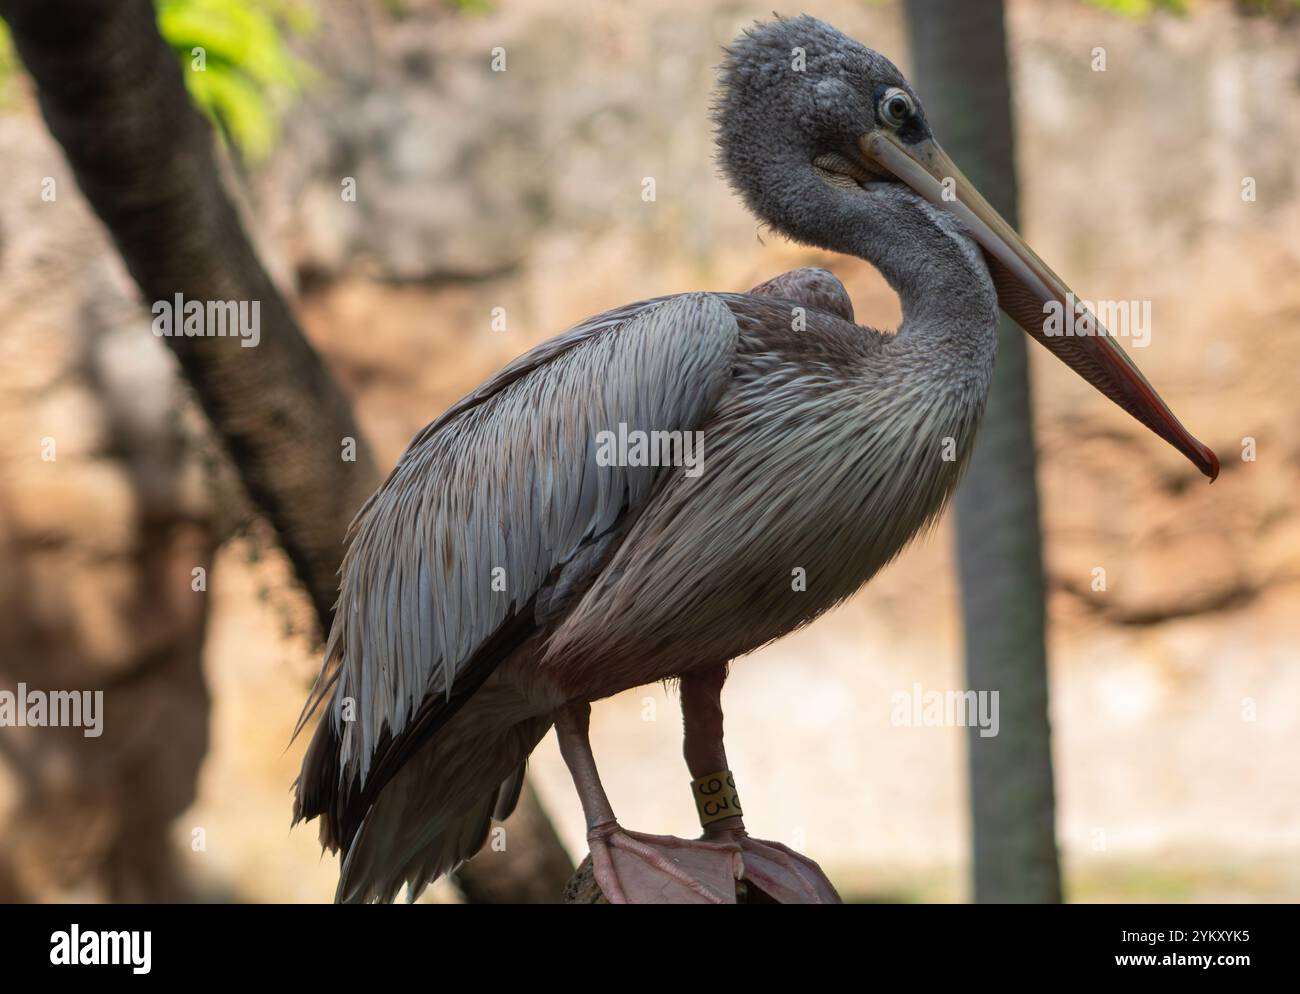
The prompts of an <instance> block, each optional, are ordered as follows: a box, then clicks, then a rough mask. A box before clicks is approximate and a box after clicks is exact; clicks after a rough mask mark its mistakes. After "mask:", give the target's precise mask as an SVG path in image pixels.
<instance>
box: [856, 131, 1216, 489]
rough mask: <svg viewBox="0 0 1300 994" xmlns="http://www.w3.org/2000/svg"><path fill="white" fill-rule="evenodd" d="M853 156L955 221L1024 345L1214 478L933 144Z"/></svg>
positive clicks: (1136, 376)
mask: <svg viewBox="0 0 1300 994" xmlns="http://www.w3.org/2000/svg"><path fill="white" fill-rule="evenodd" d="M858 148H859V150H860V151H861V152H862V154H863V156H865V157H866V158H867V160H868V162H869V164H870V165H872V166H874V167H877V168H884V169H885V170H887V171H888V172H889V173H890V174H892V175H893V176H895V177H897V178H898V179H899V180H901V181H902V182H904V183H906V184H907V185H908V186H910V187H911V188H912V189H913V190H915V191H916V192H917V193H918V194H920V195H921V196H922V197H924V198H925V199H926V200H928V201H930V203H932V204H934V205H935V206H936V207H938V208H940V209H941V210H944V211H947V212H948V213H950V214H952V215H954V216H955V217H956V218H957V219H958V220H959V221H961V223H962V224H963V225H964V226H965V228H966V230H967V231H969V232H970V234H971V236H972V237H973V238H974V239H975V241H976V242H978V243H979V245H980V247H981V248H983V250H984V256H985V259H986V260H987V262H988V265H989V271H990V273H992V275H993V284H994V286H995V287H996V288H997V293H998V304H999V305H1000V306H1001V308H1002V310H1004V311H1005V312H1006V313H1007V314H1008V315H1009V316H1010V317H1011V318H1012V320H1014V321H1015V322H1016V324H1018V325H1020V327H1022V328H1023V329H1024V330H1025V331H1026V332H1028V333H1029V335H1030V337H1032V338H1034V339H1036V340H1037V341H1038V342H1040V343H1041V344H1043V345H1044V346H1046V347H1047V349H1048V350H1049V351H1051V352H1052V353H1053V354H1054V355H1055V356H1056V357H1057V358H1058V359H1060V360H1061V361H1063V362H1064V363H1065V364H1066V365H1067V366H1069V367H1070V368H1071V369H1073V370H1074V371H1075V372H1076V373H1078V374H1079V375H1080V376H1082V377H1083V378H1084V379H1085V380H1087V381H1088V382H1089V383H1091V384H1092V385H1093V386H1094V387H1096V388H1097V389H1098V390H1100V391H1101V392H1102V393H1104V394H1105V395H1106V396H1107V397H1109V398H1110V399H1111V400H1113V401H1114V402H1115V403H1116V404H1118V405H1119V406H1120V407H1122V408H1124V410H1126V411H1128V413H1129V414H1131V415H1133V417H1135V418H1137V419H1138V420H1139V421H1141V422H1142V423H1143V424H1144V425H1146V426H1147V427H1148V428H1150V429H1151V430H1152V431H1153V432H1155V433H1156V434H1157V435H1159V436H1160V437H1161V438H1163V439H1164V440H1165V441H1167V442H1168V443H1169V444H1170V445H1172V446H1173V447H1174V448H1175V449H1177V450H1178V451H1179V452H1181V453H1182V454H1183V455H1185V456H1187V458H1188V459H1190V460H1191V461H1192V462H1193V463H1195V465H1196V468H1197V469H1199V470H1200V471H1201V472H1202V473H1204V474H1205V475H1206V476H1208V477H1209V478H1210V479H1211V480H1213V479H1214V478H1215V477H1216V476H1218V475H1219V459H1218V457H1217V456H1216V455H1215V454H1214V453H1213V452H1212V451H1211V450H1210V448H1209V447H1208V446H1206V445H1204V444H1203V443H1201V442H1199V441H1197V440H1196V438H1194V437H1193V436H1192V434H1191V433H1190V432H1189V431H1188V430H1187V429H1186V428H1184V427H1183V426H1182V424H1181V423H1180V422H1179V420H1178V419H1177V418H1176V417H1174V412H1173V411H1171V410H1170V409H1169V405H1167V404H1166V403H1165V402H1164V401H1163V400H1161V399H1160V395H1159V394H1158V393H1156V391H1155V388H1154V387H1153V386H1151V384H1150V383H1148V382H1147V379H1146V377H1145V376H1143V375H1142V373H1141V371H1140V370H1139V369H1138V368H1137V366H1136V365H1134V363H1133V360H1131V359H1130V358H1129V357H1128V355H1127V354H1126V353H1125V352H1124V350H1123V349H1122V348H1120V347H1119V345H1118V344H1117V343H1116V342H1115V339H1114V338H1112V337H1111V336H1110V335H1109V334H1108V333H1107V332H1106V329H1105V328H1103V327H1102V325H1101V323H1100V322H1099V321H1098V320H1097V319H1096V317H1095V316H1094V315H1092V314H1090V313H1085V312H1082V311H1081V310H1078V309H1075V308H1074V307H1073V306H1072V305H1073V301H1074V299H1075V298H1074V296H1073V295H1072V294H1071V293H1070V289H1069V287H1067V286H1066V285H1065V283H1064V282H1062V281H1061V278H1060V277H1059V276H1057V275H1056V274H1055V273H1054V272H1052V270H1051V269H1050V268H1049V267H1048V265H1047V263H1045V262H1043V260H1042V259H1040V258H1038V256H1037V255H1035V254H1034V251H1033V249H1031V248H1030V247H1029V246H1028V245H1026V244H1025V241H1024V239H1023V238H1021V237H1020V236H1019V235H1018V234H1016V232H1015V230H1014V229H1013V228H1012V227H1011V225H1009V224H1007V222H1006V221H1004V220H1003V219H1002V217H1001V216H1000V215H999V214H998V212H997V211H995V210H994V209H993V208H992V207H991V206H990V205H989V203H988V201H987V200H985V199H984V198H983V197H982V196H980V194H979V191H978V190H976V189H975V187H974V186H972V185H971V183H970V181H969V180H968V179H966V177H965V176H963V175H962V173H961V170H959V169H958V168H957V166H956V164H955V163H954V162H953V161H952V159H950V158H948V155H947V153H945V152H944V150H943V149H942V148H940V147H939V144H938V143H937V142H935V141H934V140H933V139H926V140H925V141H922V142H918V143H917V144H916V145H914V146H905V145H903V144H902V143H900V142H899V141H898V140H897V139H896V138H895V137H894V136H893V135H892V134H889V133H888V132H884V131H872V132H870V133H868V134H866V135H863V136H862V138H860V139H859V140H858ZM1049 305H1055V307H1056V308H1057V316H1058V317H1061V318H1065V317H1066V316H1072V317H1073V323H1074V334H1063V333H1062V331H1063V321H1057V322H1055V323H1052V322H1050V321H1049ZM1072 310H1073V311H1074V314H1073V315H1071V311H1072ZM1049 324H1052V325H1053V326H1052V327H1051V328H1050V331H1051V332H1052V333H1049V328H1048V327H1047V326H1048V325H1049Z"/></svg>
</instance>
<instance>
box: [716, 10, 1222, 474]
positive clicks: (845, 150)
mask: <svg viewBox="0 0 1300 994" xmlns="http://www.w3.org/2000/svg"><path fill="white" fill-rule="evenodd" d="M721 83H722V86H721V90H720V95H719V97H718V101H717V105H716V107H715V119H716V123H717V130H718V147H719V152H720V160H721V164H722V167H723V169H724V170H725V172H726V173H727V175H728V177H729V178H730V180H731V183H732V185H733V186H734V187H735V188H736V190H737V192H739V193H740V195H741V196H742V197H743V198H744V199H745V201H746V203H747V204H748V205H749V207H750V209H751V210H753V211H754V213H755V214H757V215H758V216H759V217H760V218H762V219H763V220H764V221H766V222H768V223H769V224H771V225H772V226H773V227H774V228H777V229H778V230H780V231H782V232H784V233H785V234H787V235H789V236H790V237H792V238H794V239H796V240H798V241H802V242H806V243H809V244H813V245H818V246H820V247H823V248H829V249H831V250H833V251H837V252H848V253H850V254H854V255H859V256H862V257H864V258H867V259H869V260H870V261H872V262H873V263H876V264H877V266H878V267H879V268H880V269H881V272H882V273H884V275H885V277H886V278H887V279H888V280H889V281H890V283H891V284H893V285H894V286H895V288H896V289H900V288H901V287H905V286H906V284H907V282H908V273H909V271H915V269H916V268H917V267H919V266H923V265H925V264H926V259H925V258H924V249H923V247H922V246H923V244H924V243H923V240H922V239H921V238H919V237H918V235H919V234H920V233H921V232H922V231H923V229H930V230H933V229H934V228H935V227H936V226H939V227H945V228H948V227H951V226H952V225H953V224H954V223H955V225H956V226H958V227H959V228H960V230H961V231H962V233H964V234H965V235H966V236H968V237H969V238H970V239H973V240H974V242H975V244H977V245H978V246H979V249H980V253H981V254H982V256H983V260H984V262H985V264H986V265H987V267H988V274H989V276H990V277H991V280H992V285H993V287H994V288H995V289H996V293H997V302H998V305H999V306H1000V307H1001V308H1002V310H1003V311H1005V312H1006V313H1007V314H1008V315H1009V316H1010V317H1011V318H1012V319H1013V320H1014V321H1015V322H1016V323H1017V324H1018V325H1020V327H1022V328H1023V329H1024V330H1025V331H1026V332H1027V333H1028V334H1029V335H1030V336H1031V337H1033V338H1034V339H1035V340H1037V341H1038V342H1040V343H1041V344H1042V345H1044V346H1046V347H1047V349H1048V350H1050V351H1051V352H1052V353H1053V354H1055V355H1056V356H1057V357H1058V358H1059V359H1061V360H1062V361H1063V362H1065V363H1066V364H1067V365H1068V366H1070V368H1072V369H1073V370H1074V371H1075V372H1076V373H1078V374H1079V375H1080V376H1082V377H1083V378H1084V379H1085V380H1087V381H1088V382H1089V383H1091V384H1092V385H1093V386H1094V387H1096V388H1097V389H1098V390H1100V391H1101V392H1102V393H1103V394H1105V395H1106V396H1107V397H1109V398H1110V399H1111V400H1113V401H1114V402H1115V403H1116V404H1118V405H1119V406H1120V407H1122V408H1124V410H1126V411H1128V412H1129V414H1131V415H1132V416H1133V417H1135V418H1137V419H1138V420H1139V421H1141V422H1142V423H1143V424H1144V425H1146V426H1147V427H1148V428H1150V429H1151V430H1152V431H1153V432H1155V433H1156V434H1157V435H1159V436H1160V437H1161V438H1163V439H1165V440H1166V441H1167V442H1169V443H1170V444H1171V445H1173V446H1174V448H1176V449H1178V451H1180V452H1182V453H1183V454H1184V455H1185V456H1187V458H1188V459H1190V460H1191V461H1192V462H1193V463H1194V464H1195V465H1196V467H1197V468H1198V469H1200V471H1201V472H1202V473H1204V474H1205V475H1206V476H1208V477H1209V478H1210V479H1214V478H1215V476H1217V475H1218V472H1219V462H1218V459H1217V457H1216V456H1215V454H1214V453H1213V452H1212V451H1211V450H1210V449H1209V448H1208V447H1207V446H1205V445H1204V444H1202V443H1201V442H1199V441H1197V439H1196V438H1194V437H1193V436H1192V435H1191V434H1190V433H1189V432H1188V431H1187V429H1185V428H1184V427H1183V426H1182V424H1180V423H1179V421H1178V419H1177V418H1176V417H1175V416H1174V414H1173V412H1172V411H1171V410H1170V409H1169V407H1168V405H1166V404H1165V402H1164V401H1163V400H1162V399H1161V398H1160V396H1159V394H1157V393H1156V391H1155V389H1154V388H1153V387H1152V386H1151V384H1150V383H1148V382H1147V380H1146V378H1145V377H1144V376H1143V375H1142V373H1141V372H1140V371H1139V370H1138V368H1137V366H1136V365H1135V364H1134V363H1133V361H1132V360H1131V359H1129V357H1128V355H1127V354H1126V353H1125V352H1124V350H1123V349H1122V348H1121V347H1120V346H1119V345H1118V344H1117V343H1116V342H1115V340H1114V338H1113V337H1111V336H1110V335H1109V334H1108V333H1107V332H1106V329H1105V328H1104V327H1102V326H1101V324H1100V322H1099V321H1097V320H1096V318H1095V316H1093V315H1091V314H1090V313H1087V312H1084V311H1082V310H1081V309H1080V305H1078V304H1077V303H1076V298H1075V296H1074V294H1073V293H1072V292H1071V291H1070V289H1069V288H1068V287H1067V286H1066V285H1065V283H1064V282H1063V281H1062V280H1061V278H1060V277H1059V276H1057V275H1056V274H1055V273H1054V272H1053V271H1052V270H1051V269H1050V268H1049V267H1048V266H1047V264H1046V263H1045V262H1043V260H1042V259H1040V258H1039V257H1038V256H1037V255H1036V254H1035V253H1034V251H1033V250H1032V249H1031V248H1030V247H1029V246H1028V245H1027V244H1026V243H1025V241H1024V239H1022V238H1021V237H1020V236H1019V235H1018V234H1017V233H1016V231H1015V230H1014V229H1013V228H1012V227H1011V226H1010V225H1009V224H1008V223H1007V222H1006V221H1005V220H1003V218H1002V217H1001V216H1000V215H999V214H998V213H997V211H995V210H994V209H993V208H992V207H991V206H990V205H989V203H988V202H987V201H986V200H985V199H984V198H983V197H982V196H981V195H980V194H979V192H978V191H977V190H976V189H975V188H974V186H973V185H972V184H971V183H970V181H969V180H967V179H966V177H965V176H964V175H963V174H962V172H961V170H960V169H958V168H957V166H956V164H955V163H954V162H953V161H952V159H950V158H949V157H948V155H947V154H946V153H945V152H944V151H943V149H942V147H940V145H939V143H938V141H937V140H936V139H935V136H934V135H933V134H932V133H931V130H930V126H929V124H928V123H927V121H926V116H925V110H924V108H923V107H922V105H921V101H920V99H919V97H918V96H917V94H916V92H915V91H914V90H913V89H912V87H911V85H910V84H909V83H908V82H907V80H906V79H904V78H903V75H902V73H900V72H899V71H898V69H897V67H896V66H894V64H893V63H892V62H890V61H889V60H888V59H887V58H885V57H884V56H883V55H880V54H879V53H878V52H874V51H872V50H871V49H869V48H867V47H866V46H864V45H862V44H860V43H859V42H856V41H854V40H853V39H852V38H849V37H847V36H846V35H844V34H842V33H841V32H839V31H837V30H836V29H835V28H833V27H831V26H830V25H829V24H826V23H824V22H822V21H819V20H817V19H816V18H813V17H809V16H802V17H797V18H788V19H787V18H779V19H777V20H774V21H771V22H769V23H766V24H760V25H757V26H756V27H754V28H753V29H752V30H750V31H747V32H745V33H744V34H742V35H741V36H740V37H739V38H738V39H736V41H735V42H734V43H733V44H732V46H731V47H730V48H729V49H728V52H727V59H726V61H725V63H724V65H723V67H722V80H721ZM905 312H906V302H905ZM1063 318H1065V319H1066V320H1065V321H1063V320H1062V319H1063ZM1067 322H1068V325H1069V327H1068V333H1066V327H1065V325H1066V323H1067Z"/></svg>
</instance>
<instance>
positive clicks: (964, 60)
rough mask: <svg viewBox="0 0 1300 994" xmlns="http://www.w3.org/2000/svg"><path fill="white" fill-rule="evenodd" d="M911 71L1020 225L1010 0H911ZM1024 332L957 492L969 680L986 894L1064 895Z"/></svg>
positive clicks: (1010, 328)
mask: <svg viewBox="0 0 1300 994" xmlns="http://www.w3.org/2000/svg"><path fill="white" fill-rule="evenodd" d="M907 16H908V24H909V27H910V31H911V40H912V46H911V47H912V62H913V80H914V82H915V84H916V87H917V91H918V93H919V94H920V97H921V100H922V103H923V104H924V106H925V110H926V113H927V115H928V116H929V119H930V124H931V126H932V127H933V129H934V132H935V134H936V135H937V136H938V138H939V140H940V141H941V142H942V143H943V145H944V147H945V148H946V149H947V151H948V152H949V153H950V154H951V155H952V157H953V159H955V160H956V162H957V164H958V165H959V166H961V168H962V170H963V171H964V172H965V173H966V174H967V176H969V177H970V179H971V181H972V182H973V183H974V184H975V186H976V188H977V189H979V190H980V191H981V192H982V193H983V194H984V195H985V196H986V197H987V198H988V200H989V202H990V203H991V204H992V205H993V206H994V207H995V208H996V209H997V210H998V211H999V212H1000V213H1001V214H1002V215H1003V216H1004V217H1005V218H1006V219H1007V220H1008V221H1009V222H1010V223H1011V224H1012V225H1013V226H1018V223H1019V222H1018V219H1017V217H1016V214H1017V211H1016V176H1015V155H1014V143H1013V133H1012V117H1011V115H1012V110H1011V88H1010V83H1009V72H1008V66H1007V55H1006V29H1005V25H1004V21H1003V9H1002V3H1001V2H1000V0H996V2H995V0H979V2H974V3H972V2H969V0H908V4H907ZM1036 463H1037V459H1036V452H1035V445H1034V430H1033V419H1032V404H1031V395H1030V385H1029V370H1028V356H1027V355H1026V349H1025V333H1024V332H1023V331H1021V330H1020V329H1019V328H1018V327H1016V326H1015V325H1014V324H1013V323H1012V322H1011V321H1010V320H1008V319H1007V318H1005V317H1004V318H1003V319H1002V324H1001V327H1000V329H999V338H998V361H997V367H996V370H995V373H994V377H993V387H992V390H991V391H990V393H989V401H988V408H987V411H986V413H985V415H984V426H983V428H982V430H981V432H980V436H979V440H978V442H977V443H976V447H975V455H974V458H973V459H972V461H971V467H970V471H969V473H968V475H967V477H966V480H965V482H964V483H963V484H962V486H961V489H960V490H959V491H958V493H957V499H956V511H957V545H958V556H959V560H960V573H961V589H962V615H963V621H964V629H965V639H966V678H967V683H968V685H969V686H970V688H971V689H974V690H996V691H998V694H999V709H1000V710H999V718H1000V730H999V733H998V735H996V736H993V737H989V738H981V737H980V736H979V734H978V732H979V730H978V729H976V728H972V729H971V730H970V735H969V744H970V797H971V823H972V833H973V837H974V842H973V850H974V851H973V865H974V896H975V900H977V901H983V902H1054V901H1059V900H1061V878H1060V869H1059V866H1058V862H1057V851H1056V834H1055V800H1054V788H1053V782H1052V756H1051V733H1050V728H1049V723H1048V700H1047V649H1046V620H1045V619H1046V608H1045V603H1044V601H1045V595H1044V583H1043V560H1042V549H1041V539H1040V532H1039V513H1038V486H1037V481H1036V478H1035V472H1036Z"/></svg>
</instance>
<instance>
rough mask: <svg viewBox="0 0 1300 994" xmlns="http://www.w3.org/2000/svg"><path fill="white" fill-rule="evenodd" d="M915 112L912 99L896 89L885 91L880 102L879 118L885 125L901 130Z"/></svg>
mask: <svg viewBox="0 0 1300 994" xmlns="http://www.w3.org/2000/svg"><path fill="white" fill-rule="evenodd" d="M915 110H916V107H915V105H914V104H913V103H912V98H911V97H909V96H908V95H907V94H906V93H904V92H903V91H902V90H900V89H899V88H898V87H893V88H892V89H889V90H886V91H885V95H884V96H883V97H882V98H881V100H880V116H881V118H882V119H883V120H884V122H885V123H886V124H889V125H892V126H893V127H895V128H901V127H902V126H903V125H904V124H906V123H907V120H908V118H910V117H911V116H912V113H913V112H914V111H915Z"/></svg>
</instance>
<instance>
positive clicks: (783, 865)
mask: <svg viewBox="0 0 1300 994" xmlns="http://www.w3.org/2000/svg"><path fill="white" fill-rule="evenodd" d="M726 679H727V667H726V666H725V665H724V666H716V667H711V668H709V669H705V670H697V671H695V672H692V673H686V674H684V675H683V676H682V678H681V683H682V725H683V732H684V734H683V737H682V753H683V754H684V755H685V757H686V765H687V767H688V768H689V769H690V771H691V776H692V777H694V778H695V779H696V780H699V779H701V778H704V777H710V776H711V775H712V774H715V773H721V772H724V771H726V770H727V753H726V750H725V749H724V748H723V744H722V685H723V683H725V682H726ZM722 810H727V809H726V808H723V809H722ZM701 817H702V818H703V817H705V816H704V814H703V812H702V813H701ZM703 838H704V839H706V840H708V841H711V842H731V843H735V844H736V845H739V846H740V850H741V854H742V857H743V859H744V870H743V877H744V879H745V880H747V881H749V882H750V883H751V884H753V886H755V887H757V888H758V889H759V890H760V891H762V892H763V893H764V894H766V895H767V896H768V897H770V898H771V899H772V900H774V901H776V902H778V903H779V904H839V903H840V896H839V894H837V893H836V892H835V888H834V887H833V886H831V882H830V881H829V880H828V879H827V878H826V874H824V873H823V872H822V871H821V867H819V866H818V865H817V864H816V863H814V862H813V861H812V860H810V859H808V858H807V857H806V856H801V855H800V854H799V853H797V852H795V851H794V850H792V849H788V848H786V847H785V846H783V845H781V843H779V842H765V841H763V840H761V839H752V838H750V837H749V834H748V833H747V832H746V831H745V821H744V817H743V815H742V814H735V815H730V816H727V817H723V818H720V819H718V820H716V821H710V822H709V823H708V824H707V825H705V828H704V836H703Z"/></svg>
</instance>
